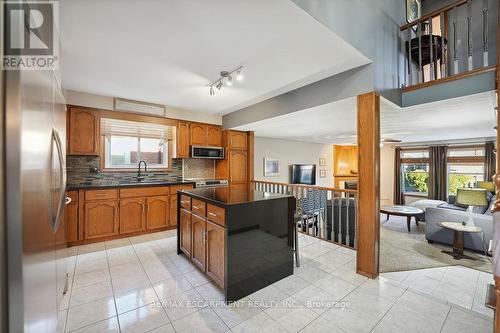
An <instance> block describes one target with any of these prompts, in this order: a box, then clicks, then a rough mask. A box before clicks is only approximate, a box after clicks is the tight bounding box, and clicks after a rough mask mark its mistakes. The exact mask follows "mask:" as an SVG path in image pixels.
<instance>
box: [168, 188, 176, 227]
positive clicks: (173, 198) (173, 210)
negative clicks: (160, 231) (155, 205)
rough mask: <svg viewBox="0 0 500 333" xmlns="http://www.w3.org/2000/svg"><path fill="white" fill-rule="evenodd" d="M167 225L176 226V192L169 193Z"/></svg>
mask: <svg viewBox="0 0 500 333" xmlns="http://www.w3.org/2000/svg"><path fill="white" fill-rule="evenodd" d="M168 225H169V226H171V227H173V226H177V194H173V195H170V219H169V222H168Z"/></svg>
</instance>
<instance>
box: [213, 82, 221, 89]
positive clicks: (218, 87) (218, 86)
mask: <svg viewBox="0 0 500 333" xmlns="http://www.w3.org/2000/svg"><path fill="white" fill-rule="evenodd" d="M215 87H216V88H217V89H219V90H220V88H222V80H220V81H219V82H218V83H217V85H216V86H215Z"/></svg>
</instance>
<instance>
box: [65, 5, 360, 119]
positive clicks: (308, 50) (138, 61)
mask: <svg viewBox="0 0 500 333" xmlns="http://www.w3.org/2000/svg"><path fill="white" fill-rule="evenodd" d="M60 21H61V24H60V26H61V27H60V39H61V69H62V83H63V88H65V89H69V90H75V91H82V92H87V93H95V94H99V95H108V96H116V97H123V98H128V99H135V100H142V101H149V102H155V103H161V104H166V105H169V106H172V107H176V108H182V109H189V110H193V111H203V112H211V113H220V114H225V113H229V112H232V111H234V110H237V109H239V108H242V107H246V106H249V105H252V104H254V103H257V102H260V101H262V100H265V99H267V98H270V97H272V96H275V95H278V94H281V93H284V92H287V91H290V90H293V89H295V88H298V87H301V86H304V85H306V84H309V83H312V82H315V81H317V80H320V79H323V78H326V77H329V76H331V75H334V74H337V73H340V72H343V71H346V70H349V69H352V68H355V67H358V66H361V65H364V64H366V63H368V62H369V60H368V59H367V58H365V57H364V56H363V55H361V54H360V53H359V52H358V51H357V50H355V49H354V48H353V47H351V46H350V45H349V44H347V43H346V42H345V41H343V40H342V39H341V38H340V37H338V36H337V35H336V34H334V33H333V32H332V31H330V30H329V29H327V28H325V27H324V26H323V25H321V24H320V23H318V22H317V21H316V20H314V19H313V18H312V17H311V16H309V15H308V14H307V13H306V12H304V11H303V10H302V9H300V8H299V7H297V6H296V5H295V4H294V3H293V2H292V1H290V0H273V1H269V0H219V1H207V0H184V1H179V0H148V1H138V0H107V1H102V0H65V1H61V2H60ZM239 65H243V66H244V74H245V79H244V81H243V82H238V83H237V84H236V85H235V86H233V87H231V88H229V87H228V88H223V89H222V90H221V91H217V94H216V96H209V93H208V88H207V84H208V83H210V82H211V81H213V80H215V79H217V78H218V75H219V72H220V71H221V70H231V69H233V68H235V67H237V66H239Z"/></svg>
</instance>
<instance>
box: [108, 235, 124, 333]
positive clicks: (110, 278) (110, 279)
mask: <svg viewBox="0 0 500 333" xmlns="http://www.w3.org/2000/svg"><path fill="white" fill-rule="evenodd" d="M127 239H128V237H127ZM129 241H130V239H129ZM104 245H105V248H106V250H105V251H106V261H107V263H108V273H109V281H110V283H111V289H112V291H113V302H114V304H115V313H116V322H117V323H118V331H119V332H121V331H122V328H121V324H120V317H119V316H118V306H117V305H116V294H115V286H114V284H113V278H112V276H111V266H110V264H109V258H108V249H107V246H106V244H104ZM108 319H109V318H108Z"/></svg>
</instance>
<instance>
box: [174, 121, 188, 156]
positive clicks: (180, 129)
mask: <svg viewBox="0 0 500 333" xmlns="http://www.w3.org/2000/svg"><path fill="white" fill-rule="evenodd" d="M177 157H178V158H189V123H186V122H179V123H178V124H177Z"/></svg>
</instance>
